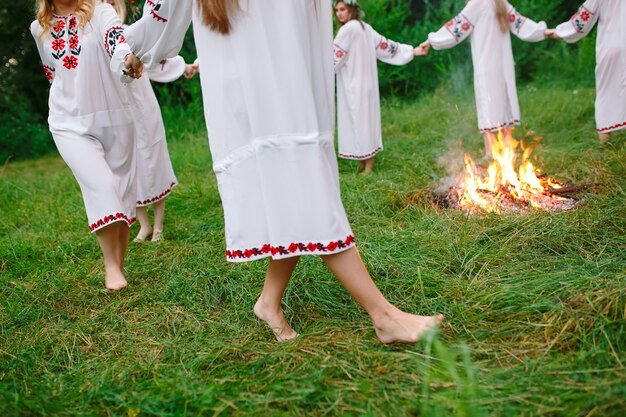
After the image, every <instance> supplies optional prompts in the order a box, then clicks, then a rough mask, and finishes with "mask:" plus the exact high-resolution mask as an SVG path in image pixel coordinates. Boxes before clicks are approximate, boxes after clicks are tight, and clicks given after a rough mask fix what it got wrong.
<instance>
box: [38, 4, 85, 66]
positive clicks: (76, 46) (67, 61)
mask: <svg viewBox="0 0 626 417" xmlns="http://www.w3.org/2000/svg"><path fill="white" fill-rule="evenodd" d="M57 19H58V20H57V21H56V22H55V24H54V25H52V30H51V31H50V34H51V35H52V43H51V44H50V47H51V48H52V57H53V58H54V59H56V60H60V59H63V66H64V67H65V68H67V69H70V70H71V69H74V68H76V67H77V66H78V55H80V52H81V50H82V48H81V46H80V42H79V39H78V23H77V20H76V16H71V17H70V18H69V21H68V22H67V23H66V20H67V17H61V16H59V17H57ZM66 30H67V36H68V37H69V39H67V40H66V39H65V32H66ZM68 50H69V54H68V53H67V52H68ZM70 54H71V55H70ZM46 75H47V74H46Z"/></svg>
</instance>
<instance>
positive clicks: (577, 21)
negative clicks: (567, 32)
mask: <svg viewBox="0 0 626 417" xmlns="http://www.w3.org/2000/svg"><path fill="white" fill-rule="evenodd" d="M594 14H595V13H592V12H591V10H589V9H587V8H586V7H585V6H580V9H578V11H577V12H576V13H575V14H574V15H573V16H572V18H571V19H570V22H572V25H573V26H574V29H576V32H578V33H582V32H584V31H585V26H587V24H589V22H591V20H592V19H591V18H592V17H593V15H594Z"/></svg>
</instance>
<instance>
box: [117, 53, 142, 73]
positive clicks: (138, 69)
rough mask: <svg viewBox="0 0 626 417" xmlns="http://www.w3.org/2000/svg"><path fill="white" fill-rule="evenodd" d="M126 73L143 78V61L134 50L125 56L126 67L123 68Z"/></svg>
mask: <svg viewBox="0 0 626 417" xmlns="http://www.w3.org/2000/svg"><path fill="white" fill-rule="evenodd" d="M122 72H123V73H124V75H127V76H129V77H132V78H135V79H138V78H141V74H142V72H143V62H141V61H140V60H139V58H137V55H135V54H133V53H132V52H131V53H130V54H128V55H126V57H125V58H124V69H123V70H122Z"/></svg>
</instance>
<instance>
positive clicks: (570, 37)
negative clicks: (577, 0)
mask: <svg viewBox="0 0 626 417" xmlns="http://www.w3.org/2000/svg"><path fill="white" fill-rule="evenodd" d="M598 8H599V1H598V0H587V1H586V2H585V3H584V4H583V5H582V6H580V8H579V9H578V11H577V12H576V13H575V14H574V15H573V16H572V18H571V19H570V20H569V21H568V22H564V23H561V24H560V25H558V26H557V27H556V34H557V35H558V36H559V37H560V38H562V39H563V40H565V41H566V42H568V43H574V42H578V41H579V40H581V39H582V38H584V37H585V36H587V34H588V33H589V32H591V29H593V27H594V26H595V24H596V22H597V21H598V17H599V16H600V13H599V10H598Z"/></svg>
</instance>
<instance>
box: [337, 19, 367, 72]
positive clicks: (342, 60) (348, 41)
mask: <svg viewBox="0 0 626 417" xmlns="http://www.w3.org/2000/svg"><path fill="white" fill-rule="evenodd" d="M363 30H365V29H364V26H362V24H361V23H360V22H356V21H350V22H348V23H346V24H345V25H343V26H342V27H341V28H339V31H338V32H337V35H336V36H335V40H334V41H333V45H334V62H335V73H337V72H338V71H339V70H340V69H341V67H343V66H344V65H345V64H346V62H347V60H348V53H349V51H350V48H351V47H352V43H353V39H354V36H355V35H356V34H360V33H361V32H360V31H363ZM357 31H358V32H357Z"/></svg>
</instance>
